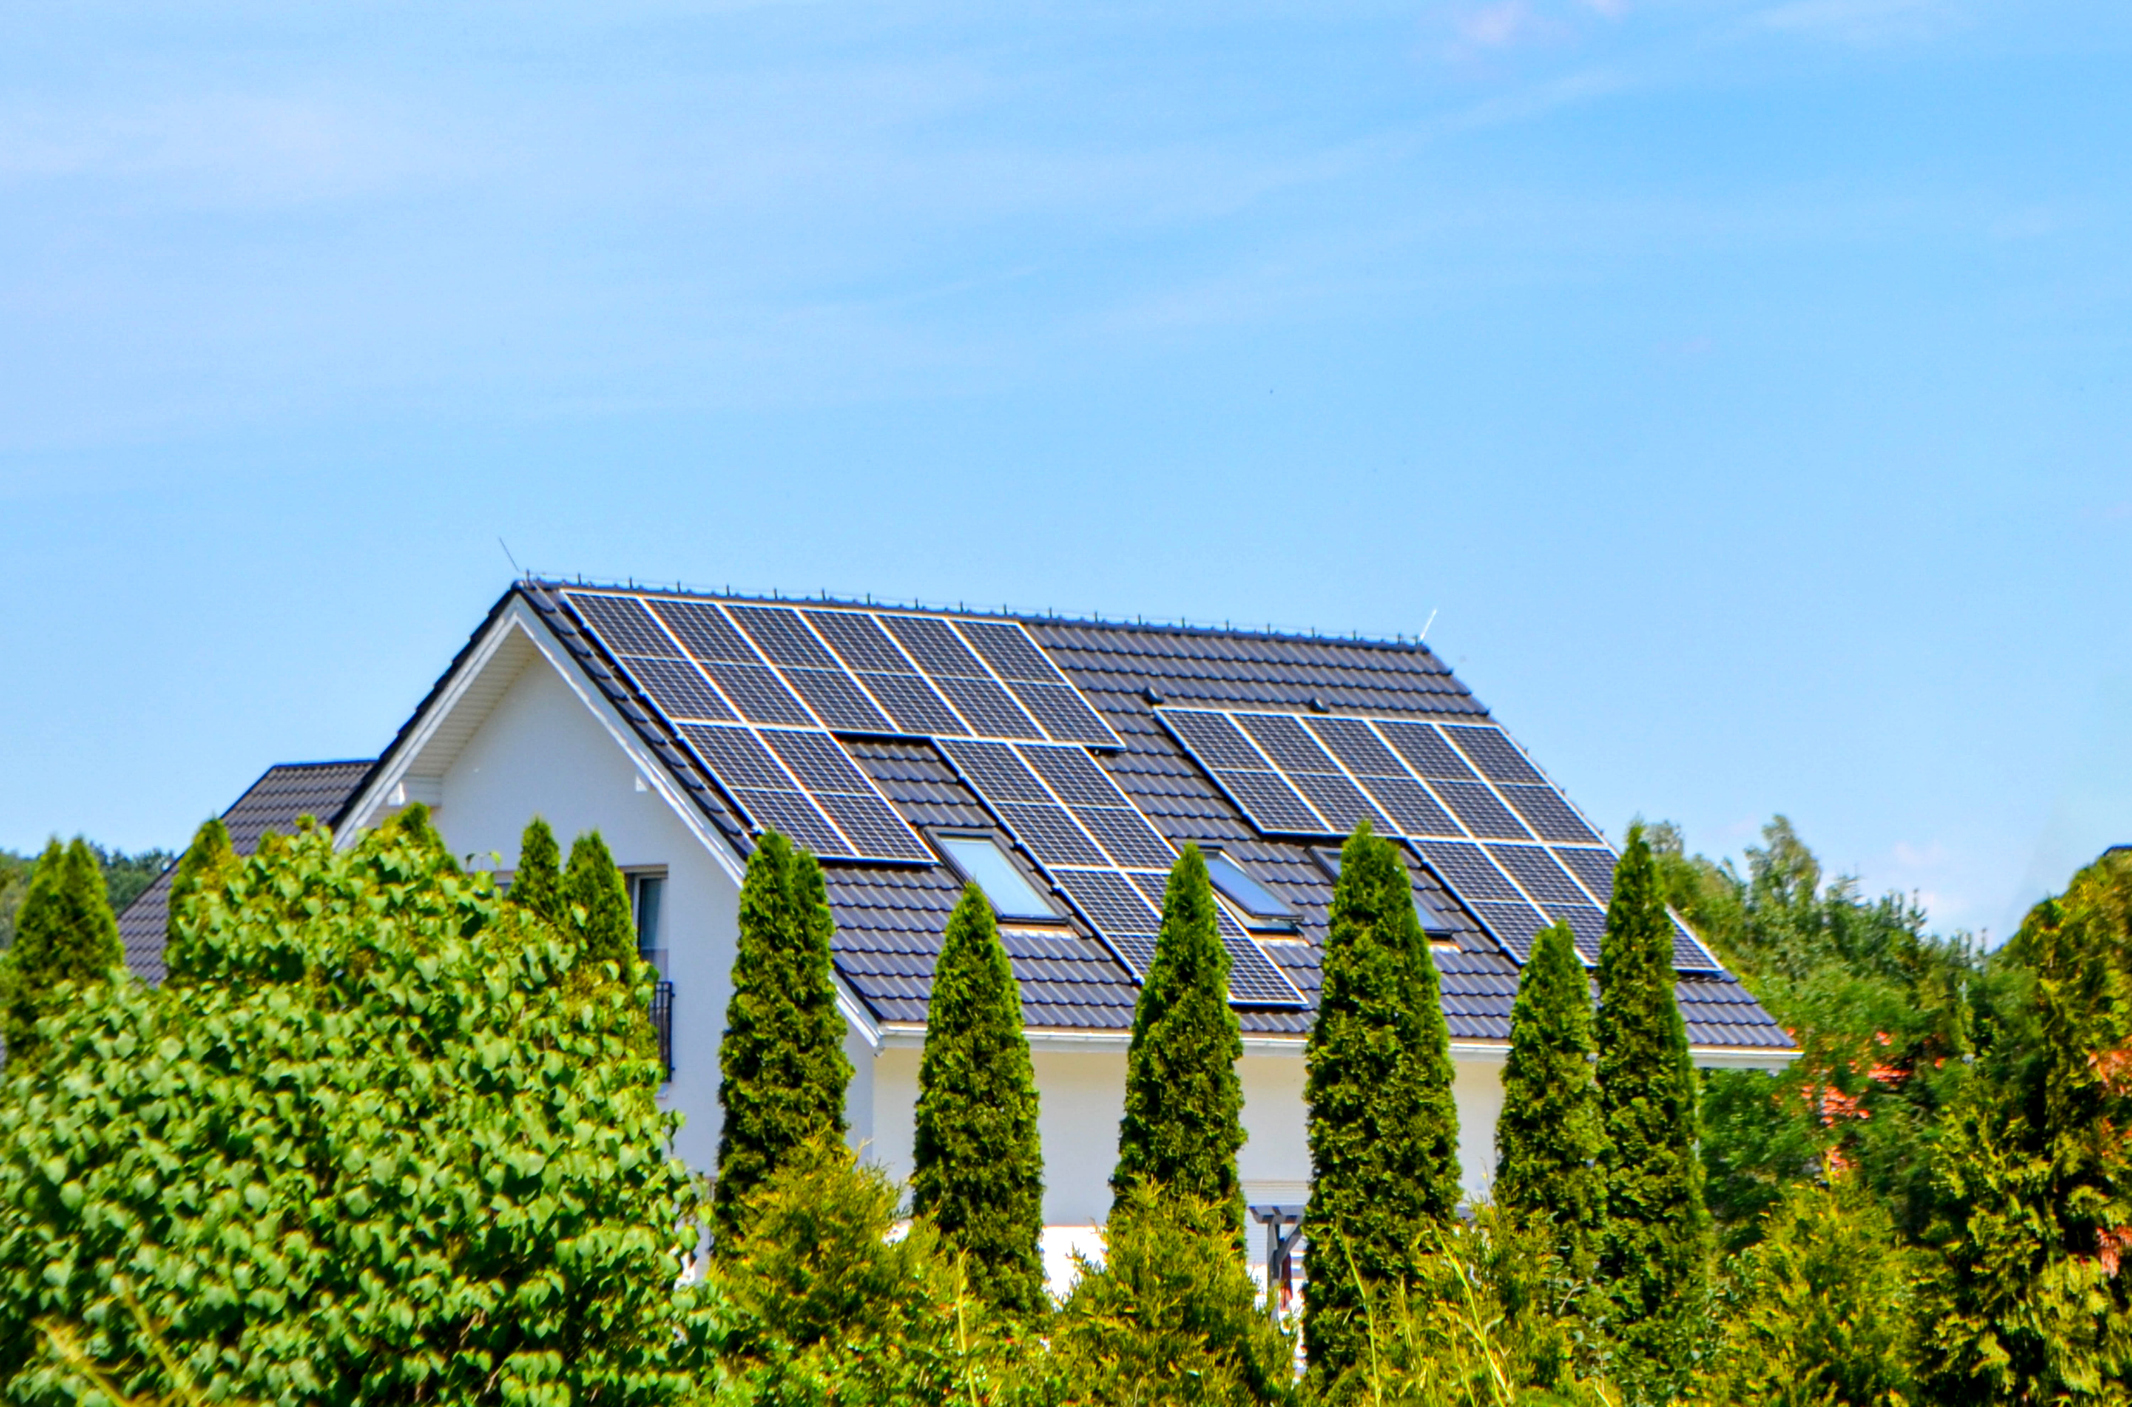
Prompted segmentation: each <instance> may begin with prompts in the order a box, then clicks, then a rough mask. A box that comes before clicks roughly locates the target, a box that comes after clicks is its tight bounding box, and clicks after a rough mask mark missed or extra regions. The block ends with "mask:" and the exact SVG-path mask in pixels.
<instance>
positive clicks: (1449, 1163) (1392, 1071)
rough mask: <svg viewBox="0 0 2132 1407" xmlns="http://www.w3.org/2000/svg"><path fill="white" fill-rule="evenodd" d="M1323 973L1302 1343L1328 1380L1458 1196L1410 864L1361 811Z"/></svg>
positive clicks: (1437, 1010)
mask: <svg viewBox="0 0 2132 1407" xmlns="http://www.w3.org/2000/svg"><path fill="white" fill-rule="evenodd" d="M1324 973H1325V976H1324V986H1323V988H1322V990H1321V991H1320V992H1319V995H1318V1019H1317V1023H1316V1025H1314V1026H1313V1027H1312V1028H1311V1033H1310V1045H1309V1050H1308V1064H1309V1075H1308V1084H1307V1097H1308V1100H1309V1104H1310V1111H1309V1132H1310V1172H1311V1185H1310V1210H1309V1213H1308V1215H1307V1216H1306V1218H1305V1223H1304V1230H1305V1234H1307V1235H1308V1236H1309V1238H1310V1274H1309V1277H1308V1279H1306V1280H1305V1282H1304V1286H1303V1343H1304V1348H1305V1351H1306V1353H1307V1354H1308V1356H1309V1359H1310V1371H1311V1374H1312V1376H1313V1378H1314V1379H1316V1381H1317V1382H1318V1383H1319V1384H1320V1385H1321V1387H1322V1388H1324V1389H1327V1390H1331V1389H1333V1388H1334V1387H1335V1386H1336V1385H1337V1384H1338V1383H1339V1382H1340V1380H1341V1379H1342V1378H1344V1377H1346V1376H1347V1375H1348V1374H1349V1372H1350V1371H1351V1370H1353V1369H1355V1368H1357V1367H1359V1366H1360V1365H1362V1364H1363V1363H1364V1362H1365V1361H1366V1357H1367V1346H1368V1340H1367V1337H1366V1335H1367V1329H1366V1325H1365V1323H1364V1319H1363V1314H1364V1311H1365V1307H1366V1306H1365V1298H1366V1297H1374V1296H1375V1295H1376V1294H1377V1293H1378V1292H1379V1291H1380V1289H1382V1288H1384V1287H1389V1286H1392V1285H1395V1284H1397V1283H1399V1282H1402V1281H1404V1280H1405V1279H1406V1278H1407V1277H1408V1275H1409V1273H1410V1271H1411V1269H1412V1267H1413V1260H1412V1257H1413V1254H1414V1249H1415V1244H1416V1241H1417V1239H1418V1238H1419V1237H1420V1236H1421V1234H1422V1232H1423V1231H1424V1230H1425V1229H1426V1227H1427V1225H1428V1223H1430V1222H1431V1221H1435V1222H1442V1221H1444V1220H1447V1219H1448V1218H1450V1217H1452V1216H1454V1215H1456V1213H1457V1210H1458V1197H1459V1175H1458V1109H1457V1106H1456V1105H1455V1104H1454V1103H1453V1101H1452V1097H1451V1079H1452V1068H1451V1056H1450V1035H1449V1031H1448V1029H1447V1028H1446V1026H1445V1023H1444V1015H1443V1007H1442V1003H1441V1000H1440V998H1439V995H1438V983H1437V976H1436V964H1435V962H1434V961H1433V960H1432V959H1431V958H1430V956H1429V947H1428V943H1427V941H1426V940H1425V939H1424V938H1423V936H1422V932H1421V921H1420V919H1419V917H1418V916H1417V915H1416V914H1415V912H1414V894H1413V888H1412V881H1411V880H1410V879H1409V877H1408V875H1407V870H1406V866H1405V865H1404V864H1403V863H1401V861H1400V858H1399V853H1398V851H1397V850H1395V849H1394V848H1393V846H1392V845H1391V843H1390V842H1388V841H1384V840H1380V839H1378V838H1377V837H1376V836H1374V835H1372V834H1371V833H1370V829H1369V823H1368V822H1366V821H1365V822H1364V823H1363V824H1362V825H1361V826H1359V827H1357V828H1356V830H1355V834H1354V835H1353V836H1352V837H1351V838H1350V839H1349V840H1348V842H1347V845H1346V846H1345V847H1344V848H1343V849H1342V851H1341V852H1340V879H1339V882H1338V883H1337V884H1335V885H1334V886H1333V903H1332V914H1331V918H1330V924H1329V929H1328V932H1327V935H1326V941H1325V966H1324Z"/></svg>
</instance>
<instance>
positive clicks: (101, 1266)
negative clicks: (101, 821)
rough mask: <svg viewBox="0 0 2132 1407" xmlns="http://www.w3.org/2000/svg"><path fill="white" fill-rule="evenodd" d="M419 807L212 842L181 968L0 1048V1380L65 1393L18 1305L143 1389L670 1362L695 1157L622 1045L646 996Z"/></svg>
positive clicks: (662, 1387)
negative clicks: (483, 867)
mask: <svg viewBox="0 0 2132 1407" xmlns="http://www.w3.org/2000/svg"><path fill="white" fill-rule="evenodd" d="M424 821H426V818H418V819H417V822H416V823H414V824H408V825H401V824H398V823H396V824H395V825H393V826H391V827H388V828H385V829H384V830H381V831H379V832H376V833H373V834H372V835H370V836H368V837H365V838H364V840H363V841H362V842H361V843H360V844H358V845H356V846H354V847H352V848H351V849H349V850H346V851H339V852H337V851H335V849H334V848H333V842H332V838H331V837H330V836H329V835H328V834H327V833H326V832H325V831H323V830H321V829H310V830H307V831H306V832H304V833H303V834H300V835H298V836H296V837H293V838H278V837H277V838H274V839H272V840H270V841H269V842H267V843H263V844H262V846H261V848H260V851H259V853H258V854H256V855H255V856H253V857H252V858H251V859H250V860H248V861H246V862H244V863H242V864H241V865H230V866H228V867H227V868H226V869H219V868H218V869H216V870H215V871H214V872H213V876H212V879H211V881H209V882H205V883H203V884H202V885H201V886H200V887H199V888H198V889H197V890H196V892H195V893H194V894H193V896H192V898H191V899H190V901H189V903H188V904H186V905H185V906H183V919H182V922H183V924H184V926H185V933H184V936H185V939H186V947H187V949H188V950H189V952H190V953H191V955H192V958H191V977H192V980H189V981H182V982H173V983H170V984H168V985H166V986H165V987H163V988H161V989H158V990H150V989H147V988H143V987H140V986H138V985H134V984H130V983H126V984H110V985H103V986H98V987H92V988H89V989H87V990H85V991H80V992H77V994H76V996H75V997H74V999H73V1000H72V1001H71V1002H69V1003H67V1004H66V1005H65V1006H64V1007H63V1008H62V1009H61V1010H60V1011H58V1012H57V1013H55V1014H54V1015H53V1016H52V1017H51V1018H50V1019H49V1020H48V1021H47V1023H46V1025H45V1027H44V1029H45V1031H46V1033H47V1038H48V1040H49V1042H50V1052H49V1056H48V1058H47V1059H46V1060H45V1061H43V1062H42V1063H41V1064H39V1065H38V1066H37V1067H36V1068H35V1069H34V1070H31V1071H26V1072H19V1073H18V1072H15V1071H12V1070H11V1071H10V1072H9V1077H8V1080H7V1085H6V1088H5V1091H4V1096H0V1365H6V1368H5V1371H6V1372H8V1373H9V1374H10V1376H9V1378H8V1379H7V1380H6V1382H5V1384H4V1387H0V1395H4V1396H5V1397H6V1398H7V1400H9V1401H13V1402H17V1403H21V1404H25V1407H44V1404H52V1405H53V1407H57V1404H60V1403H63V1402H72V1401H75V1400H77V1398H78V1397H79V1396H80V1395H81V1393H83V1392H84V1391H86V1390H87V1388H86V1385H85V1384H83V1383H82V1382H81V1381H80V1372H81V1370H80V1369H79V1367H78V1366H69V1365H68V1364H67V1363H66V1362H65V1361H64V1360H63V1359H62V1358H59V1357H55V1356H54V1355H53V1353H52V1352H51V1351H50V1350H49V1343H50V1341H49V1340H48V1339H47V1340H45V1342H44V1343H43V1344H40V1341H39V1340H40V1335H39V1334H38V1333H37V1330H36V1327H35V1326H36V1325H37V1323H38V1322H39V1321H43V1322H44V1323H46V1324H47V1325H57V1326H59V1327H61V1328H62V1329H64V1330H65V1331H67V1332H68V1333H70V1334H72V1335H73V1336H74V1337H75V1339H76V1341H77V1342H78V1343H80V1344H81V1345H84V1346H85V1347H86V1348H87V1350H88V1351H89V1352H90V1353H91V1354H93V1356H94V1358H95V1360H96V1362H97V1364H99V1365H100V1368H101V1371H104V1372H106V1373H108V1374H109V1375H110V1376H111V1377H112V1379H113V1380H114V1381H115V1382H117V1383H118V1384H120V1386H121V1387H122V1389H123V1390H124V1391H125V1392H126V1393H127V1394H130V1395H134V1396H137V1397H142V1398H154V1397H169V1396H171V1395H173V1394H179V1395H182V1394H180V1392H179V1390H180V1389H181V1388H182V1386H183V1384H184V1382H185V1381H186V1380H190V1381H191V1382H192V1383H196V1384H199V1385H202V1388H203V1390H204V1391H206V1392H207V1393H208V1394H209V1396H211V1397H212V1398H214V1399H216V1400H236V1399H247V1398H249V1399H252V1400H256V1401H261V1402H271V1401H283V1402H296V1401H307V1402H386V1401H392V1402H414V1401H424V1402H436V1403H474V1402H481V1403H503V1402H513V1403H562V1402H575V1401H590V1400H594V1399H597V1400H598V1401H600V1402H603V1403H615V1404H631V1403H644V1404H650V1403H659V1402H668V1401H673V1400H675V1399H676V1398H677V1397H678V1396H679V1395H680V1394H681V1393H682V1392H683V1391H684V1390H685V1389H686V1388H687V1387H688V1384H689V1377H688V1373H687V1371H686V1370H687V1369H688V1368H689V1366H690V1365H689V1364H688V1363H687V1362H686V1361H685V1360H684V1359H682V1358H681V1357H679V1355H680V1354H681V1352H682V1350H683V1348H684V1347H685V1341H684V1340H683V1339H682V1338H681V1334H682V1331H683V1330H684V1329H685V1328H686V1327H687V1318H686V1315H685V1313H684V1310H685V1308H686V1305H685V1301H684V1300H679V1299H677V1297H676V1295H675V1292H674V1290H673V1282H674V1280H675V1278H676V1276H677V1275H678V1273H679V1271H680V1269H681V1266H682V1258H681V1254H680V1252H681V1249H682V1248H683V1246H684V1244H685V1243H687V1242H688V1241H689V1240H690V1239H691V1238H692V1235H693V1233H691V1232H690V1231H689V1230H688V1229H687V1227H686V1224H685V1223H686V1219H687V1213H688V1211H689V1207H690V1203H691V1200H692V1197H691V1180H690V1177H689V1174H688V1172H687V1170H686V1169H685V1168H683V1167H681V1166H680V1165H679V1164H677V1163H675V1162H674V1161H672V1160H671V1159H670V1157H669V1155H668V1152H667V1148H668V1143H669V1140H670V1139H671V1136H672V1133H673V1129H674V1124H675V1121H674V1120H673V1119H672V1118H671V1117H669V1116H666V1115H663V1114H661V1113H660V1111H659V1109H658V1107H657V1102H656V1090H657V1086H658V1077H659V1071H658V1067H657V1065H656V1064H655V1062H653V1061H651V1060H649V1059H644V1058H641V1057H640V1056H639V1055H638V1054H637V1046H636V1044H635V1041H634V1032H635V1030H636V1028H637V1027H638V1026H640V1025H641V1022H642V1016H641V1009H642V1005H643V1003H644V1001H645V999H646V996H647V993H646V991H645V990H644V989H642V988H641V987H635V988H633V987H630V986H625V985H622V984H618V983H614V982H612V981H609V980H607V979H606V978H604V977H603V976H601V975H599V974H597V973H591V974H587V975H586V976H585V979H584V980H582V981H580V980H575V979H576V976H577V974H576V973H574V972H573V971H572V964H573V962H574V961H575V945H574V944H572V943H570V942H569V941H567V940H566V939H565V938H564V937H563V935H560V934H558V933H556V932H555V931H554V930H553V929H551V928H549V927H548V926H547V925H546V924H543V923H541V922H540V921H539V920H537V919H535V918H533V917H532V916H531V915H529V914H527V913H526V912H525V911H524V910H522V909H520V908H518V907H516V906H514V905H511V904H507V903H504V902H502V901H501V900H500V898H499V897H498V896H497V894H496V893H495V891H494V889H493V888H492V887H491V886H490V884H489V882H488V880H487V879H486V877H480V876H476V877H468V876H465V875H462V874H460V873H459V872H458V871H457V868H456V866H454V865H453V864H452V862H451V859H450V857H449V856H448V855H446V854H444V853H443V851H442V850H441V848H439V847H437V846H435V845H434V844H432V843H431V840H430V836H429V834H428V833H427V832H428V828H427V827H426V824H424V823H423V822H424ZM129 1297H130V1299H131V1302H132V1303H135V1304H138V1306H139V1307H140V1308H141V1309H142V1311H143V1312H144V1313H145V1315H146V1319H145V1320H142V1319H139V1318H136V1316H134V1315H133V1314H132V1313H131V1311H130V1308H129ZM144 1323H152V1324H153V1325H156V1326H161V1327H160V1330H159V1334H158V1335H149V1334H147V1333H146V1332H144V1330H143V1328H142V1325H143V1324H144ZM157 1338H160V1340H161V1346H162V1347H163V1348H165V1349H167V1350H168V1352H169V1353H170V1354H171V1355H172V1359H171V1361H169V1362H166V1361H164V1358H163V1357H162V1356H161V1355H160V1354H159V1352H158V1345H157V1343H156V1342H155V1339H157Z"/></svg>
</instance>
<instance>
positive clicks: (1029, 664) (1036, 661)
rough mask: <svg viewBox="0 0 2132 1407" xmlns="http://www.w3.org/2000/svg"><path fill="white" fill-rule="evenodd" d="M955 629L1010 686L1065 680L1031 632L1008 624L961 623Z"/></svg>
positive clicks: (1000, 622)
mask: <svg viewBox="0 0 2132 1407" xmlns="http://www.w3.org/2000/svg"><path fill="white" fill-rule="evenodd" d="M955 629H956V630H957V631H959V632H960V633H961V635H962V638H963V639H964V640H965V641H967V642H969V645H970V648H971V649H973V650H975V651H976V652H977V653H978V654H980V655H982V656H984V659H985V663H987V664H989V665H991V666H992V672H993V673H994V674H997V675H998V676H999V677H1000V678H1002V679H1004V680H1007V681H1008V682H1009V683H1028V684H1063V683H1065V682H1066V681H1065V677H1064V676H1063V675H1061V674H1060V673H1059V672H1058V670H1057V669H1056V668H1055V667H1054V666H1053V665H1052V663H1051V661H1050V660H1048V659H1046V658H1045V657H1044V652H1043V651H1042V650H1039V649H1038V648H1037V647H1036V642H1035V641H1034V640H1031V639H1030V638H1029V632H1028V631H1026V630H1024V629H1022V628H1021V626H1019V625H1016V624H1012V623H1010V622H1007V621H995V620H959V621H956V622H955Z"/></svg>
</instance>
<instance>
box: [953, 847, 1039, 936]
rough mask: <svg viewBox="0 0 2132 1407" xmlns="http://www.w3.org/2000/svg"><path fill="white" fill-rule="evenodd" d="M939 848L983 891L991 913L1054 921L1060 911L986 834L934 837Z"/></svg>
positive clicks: (1014, 917)
mask: <svg viewBox="0 0 2132 1407" xmlns="http://www.w3.org/2000/svg"><path fill="white" fill-rule="evenodd" d="M934 838H935V839H936V840H937V841H938V842H939V845H940V848H941V850H942V851H943V852H944V853H945V854H946V855H947V857H948V860H949V862H950V863H951V864H953V865H954V866H955V868H956V869H958V870H960V871H961V872H962V875H963V878H964V879H967V880H969V881H970V882H971V883H973V884H975V885H976V886H977V887H978V888H979V889H982V890H983V891H984V892H985V898H987V899H989V900H990V901H991V903H992V912H993V913H995V914H998V915H999V916H1000V917H1001V918H1003V919H1039V920H1045V921H1055V920H1056V919H1057V918H1058V916H1059V911H1058V910H1057V909H1055V908H1053V907H1052V906H1051V902H1050V901H1049V900H1047V899H1046V898H1045V897H1044V896H1043V895H1041V894H1039V893H1037V891H1036V886H1035V885H1033V884H1031V883H1030V882H1029V881H1028V880H1027V879H1025V878H1024V877H1023V875H1022V872H1021V870H1020V869H1018V868H1017V867H1016V866H1015V863H1014V862H1013V861H1012V860H1010V859H1008V858H1007V853H1006V852H1005V851H1004V850H1001V849H1000V848H999V842H998V841H996V840H994V839H992V837H991V836H988V835H943V836H936V837H934Z"/></svg>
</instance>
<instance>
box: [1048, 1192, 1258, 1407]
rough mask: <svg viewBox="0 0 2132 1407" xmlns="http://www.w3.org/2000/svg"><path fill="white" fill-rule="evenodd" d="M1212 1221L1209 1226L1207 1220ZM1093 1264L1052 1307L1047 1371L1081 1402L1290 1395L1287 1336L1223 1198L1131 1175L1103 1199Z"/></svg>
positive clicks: (1129, 1406)
mask: <svg viewBox="0 0 2132 1407" xmlns="http://www.w3.org/2000/svg"><path fill="white" fill-rule="evenodd" d="M1210 1228H1211V1229H1210ZM1103 1243H1104V1253H1103V1259H1102V1261H1101V1262H1100V1263H1097V1262H1092V1261H1089V1260H1086V1259H1083V1258H1080V1257H1076V1264H1077V1266H1078V1269H1079V1271H1080V1278H1079V1279H1078V1280H1077V1281H1076V1282H1075V1284H1074V1287H1073V1292H1072V1293H1071V1294H1070V1295H1069V1296H1068V1297H1067V1299H1066V1303H1065V1304H1064V1305H1063V1306H1061V1308H1060V1309H1059V1312H1058V1314H1057V1315H1056V1316H1054V1318H1053V1320H1052V1323H1051V1326H1050V1332H1051V1354H1052V1363H1051V1370H1052V1373H1053V1375H1054V1376H1055V1378H1056V1379H1057V1381H1058V1382H1059V1384H1060V1385H1061V1390H1062V1391H1063V1393H1064V1394H1065V1399H1066V1400H1067V1401H1068V1402H1073V1403H1087V1404H1090V1407H1158V1404H1171V1403H1176V1404H1187V1403H1190V1404H1198V1403H1205V1404H1209V1407H1257V1404H1271V1403H1290V1402H1293V1401H1295V1400H1296V1399H1297V1390H1296V1384H1295V1344H1294V1341H1293V1340H1291V1339H1290V1338H1289V1337H1288V1336H1287V1335H1285V1334H1283V1333H1282V1332H1281V1331H1280V1330H1278V1329H1276V1328H1274V1327H1273V1325H1272V1323H1271V1322H1270V1321H1268V1319H1267V1317H1266V1313H1265V1311H1264V1310H1263V1309H1262V1308H1260V1307H1259V1305H1258V1303H1257V1299H1256V1296H1257V1288H1256V1286H1255V1285H1254V1284H1253V1281H1252V1278H1251V1274H1250V1272H1249V1270H1248V1269H1247V1268H1246V1266H1245V1264H1244V1258H1243V1255H1242V1254H1241V1252H1240V1251H1239V1250H1238V1248H1237V1245H1236V1238H1235V1237H1233V1236H1231V1235H1229V1234H1228V1232H1227V1228H1226V1219H1225V1212H1224V1204H1222V1203H1208V1202H1201V1203H1199V1204H1198V1205H1196V1206H1195V1205H1193V1204H1192V1202H1191V1201H1190V1199H1188V1198H1185V1197H1184V1196H1182V1194H1179V1193H1174V1192H1170V1191H1168V1190H1167V1189H1164V1188H1161V1187H1159V1186H1157V1185H1154V1184H1150V1183H1145V1182H1142V1183H1136V1184H1135V1185H1134V1186H1133V1187H1132V1189H1131V1190H1130V1191H1129V1192H1127V1193H1126V1194H1125V1195H1124V1196H1123V1197H1121V1198H1120V1199H1119V1201H1118V1205H1117V1206H1116V1207H1114V1208H1113V1210H1112V1212H1111V1218H1110V1223H1109V1225H1108V1226H1107V1227H1106V1228H1105V1229H1104V1237H1103Z"/></svg>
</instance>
